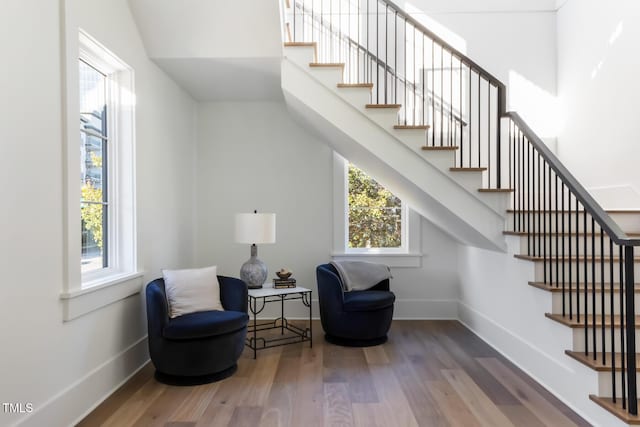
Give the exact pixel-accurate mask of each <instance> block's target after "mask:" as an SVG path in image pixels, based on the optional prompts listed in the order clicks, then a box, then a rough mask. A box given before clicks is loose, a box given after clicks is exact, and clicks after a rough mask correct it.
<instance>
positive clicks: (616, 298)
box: [551, 284, 640, 315]
mask: <svg viewBox="0 0 640 427" xmlns="http://www.w3.org/2000/svg"><path fill="white" fill-rule="evenodd" d="M566 289H568V287H567V288H566ZM572 289H573V291H572V292H569V291H568V290H567V292H565V298H564V307H565V313H566V314H568V313H569V307H573V313H576V312H577V310H578V309H579V310H580V314H581V315H582V314H584V313H585V308H584V303H585V295H584V285H582V284H581V285H580V291H576V290H575V289H576V288H575V286H574V287H573V288H572ZM569 295H571V298H569ZM602 295H604V313H605V314H610V313H611V293H610V292H604V293H601V292H596V305H595V314H601V313H602ZM552 300H553V302H552V308H551V312H552V313H555V314H562V306H563V302H562V293H561V292H554V293H553V299H552ZM634 301H635V305H636V307H640V305H638V304H640V296H639V295H638V294H637V293H636V294H635V298H634ZM586 302H587V310H586V313H587V314H593V313H594V310H593V307H592V306H593V296H592V294H591V290H589V291H588V295H587V298H586ZM619 313H620V294H619V293H618V292H614V293H613V314H619Z"/></svg>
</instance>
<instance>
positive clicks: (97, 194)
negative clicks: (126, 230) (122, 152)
mask: <svg viewBox="0 0 640 427" xmlns="http://www.w3.org/2000/svg"><path fill="white" fill-rule="evenodd" d="M91 163H92V164H93V166H94V167H102V156H98V155H96V154H95V153H91ZM81 192H82V199H81V200H82V201H83V202H96V203H82V206H81V208H80V217H81V218H82V227H83V229H85V230H88V231H89V232H91V235H92V236H93V241H94V242H96V245H97V246H98V247H99V248H101V249H102V210H103V205H102V204H101V203H102V201H103V200H102V189H101V188H96V187H94V186H93V184H92V183H91V181H87V182H85V183H84V184H83V185H82V188H81Z"/></svg>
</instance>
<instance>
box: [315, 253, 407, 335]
mask: <svg viewBox="0 0 640 427" xmlns="http://www.w3.org/2000/svg"><path fill="white" fill-rule="evenodd" d="M316 278H317V280H318V301H319V303H320V320H321V322H322V328H323V329H324V332H325V339H326V340H327V341H329V342H330V343H333V344H338V345H344V346H350V347H366V346H371V345H378V344H382V343H384V342H385V341H387V332H389V328H390V327H391V320H392V318H393V303H394V302H395V299H396V297H395V295H394V294H393V292H391V291H389V279H387V280H383V281H382V282H380V283H378V284H377V285H376V286H374V287H373V288H371V289H368V290H366V291H351V292H343V286H342V281H341V280H340V276H339V275H338V272H337V271H336V269H335V268H334V267H333V266H332V265H331V264H322V265H319V266H318V267H317V268H316Z"/></svg>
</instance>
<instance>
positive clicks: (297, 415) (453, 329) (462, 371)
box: [79, 321, 589, 427]
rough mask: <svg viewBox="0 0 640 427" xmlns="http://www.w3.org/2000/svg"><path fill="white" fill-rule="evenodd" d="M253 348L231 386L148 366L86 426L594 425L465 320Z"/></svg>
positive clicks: (317, 332)
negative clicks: (163, 375) (177, 377)
mask: <svg viewBox="0 0 640 427" xmlns="http://www.w3.org/2000/svg"><path fill="white" fill-rule="evenodd" d="M313 329H314V337H313V342H314V346H313V348H309V345H308V343H304V344H294V345H289V346H283V347H277V348H272V349H268V350H264V351H261V352H258V358H257V360H253V358H252V355H253V353H252V352H251V351H249V350H248V349H247V350H245V352H244V353H243V355H242V357H241V359H240V361H239V363H238V371H237V372H236V374H235V375H234V376H232V377H230V378H227V379H225V380H223V381H220V382H217V383H213V384H207V385H202V386H196V387H173V386H167V385H163V384H160V383H158V382H156V381H155V379H154V378H153V366H152V365H151V364H148V365H147V366H145V367H144V368H143V369H142V370H141V371H140V372H138V373H137V374H136V375H135V376H134V377H133V378H132V379H131V380H130V381H128V382H127V383H126V384H125V385H124V386H123V387H121V388H120V389H119V390H118V391H116V392H115V393H114V394H113V395H112V396H111V397H109V398H108V399H107V400H106V401H105V402H103V403H102V404H101V405H100V406H98V407H97V408H96V409H95V410H94V411H93V412H91V413H90V414H89V415H88V416H87V417H86V418H85V419H84V420H82V421H81V422H80V423H79V426H82V427H86V426H119V427H124V426H162V427H170V426H171V427H177V426H182V427H200V426H234V427H235V426H247V427H255V426H265V427H271V426H274V427H276V426H293V427H298V426H301V427H313V426H353V427H359V426H363V427H376V426H379V427H393V426H399V427H409V426H428V427H439V426H460V427H471V426H483V427H484V426H486V427H501V426H516V427H520V426H536V427H539V426H550V427H563V426H588V425H589V424H588V423H587V422H586V421H584V420H583V419H581V418H580V417H579V416H578V415H576V414H575V413H574V412H572V411H571V410H570V409H569V408H568V407H566V406H565V405H563V404H562V403H561V402H560V401H559V400H558V399H556V398H555V397H553V396H552V395H551V394H549V393H548V392H547V391H546V390H545V389H544V388H543V387H541V386H540V385H539V384H537V383H535V382H534V381H533V380H532V379H531V378H529V377H527V375H525V374H524V373H523V372H522V371H520V370H519V369H517V368H516V367H515V366H513V365H512V364H511V363H510V362H508V361H507V360H506V359H505V358H504V357H502V356H501V355H499V354H498V353H497V352H496V351H494V350H493V349H492V348H491V347H489V346H488V345H487V344H486V343H484V342H483V341H482V340H480V339H479V338H478V337H477V336H476V335H474V334H473V333H472V332H470V331H469V330H468V329H466V328H465V327H464V326H463V325H461V324H460V323H459V322H457V321H394V322H393V325H392V327H391V331H390V333H389V341H388V342H387V343H385V344H383V345H381V346H377V347H368V348H347V347H339V346H335V345H331V344H328V343H326V342H325V341H324V339H323V336H322V327H321V326H320V323H319V322H315V323H314V328H313Z"/></svg>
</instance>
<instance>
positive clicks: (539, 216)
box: [538, 153, 547, 281]
mask: <svg viewBox="0 0 640 427" xmlns="http://www.w3.org/2000/svg"><path fill="white" fill-rule="evenodd" d="M541 161H542V156H541V155H540V153H538V211H539V212H540V211H541V209H540V205H541V202H542V194H541V190H540V189H541V187H540V175H541V174H540V162H541ZM542 215H543V213H542V212H540V213H538V256H540V252H541V243H542V238H543V237H544V236H543V235H542V233H541V232H540V230H541V229H542ZM544 267H545V271H544V278H545V281H546V280H547V270H546V267H547V265H546V264H545V265H544Z"/></svg>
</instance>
